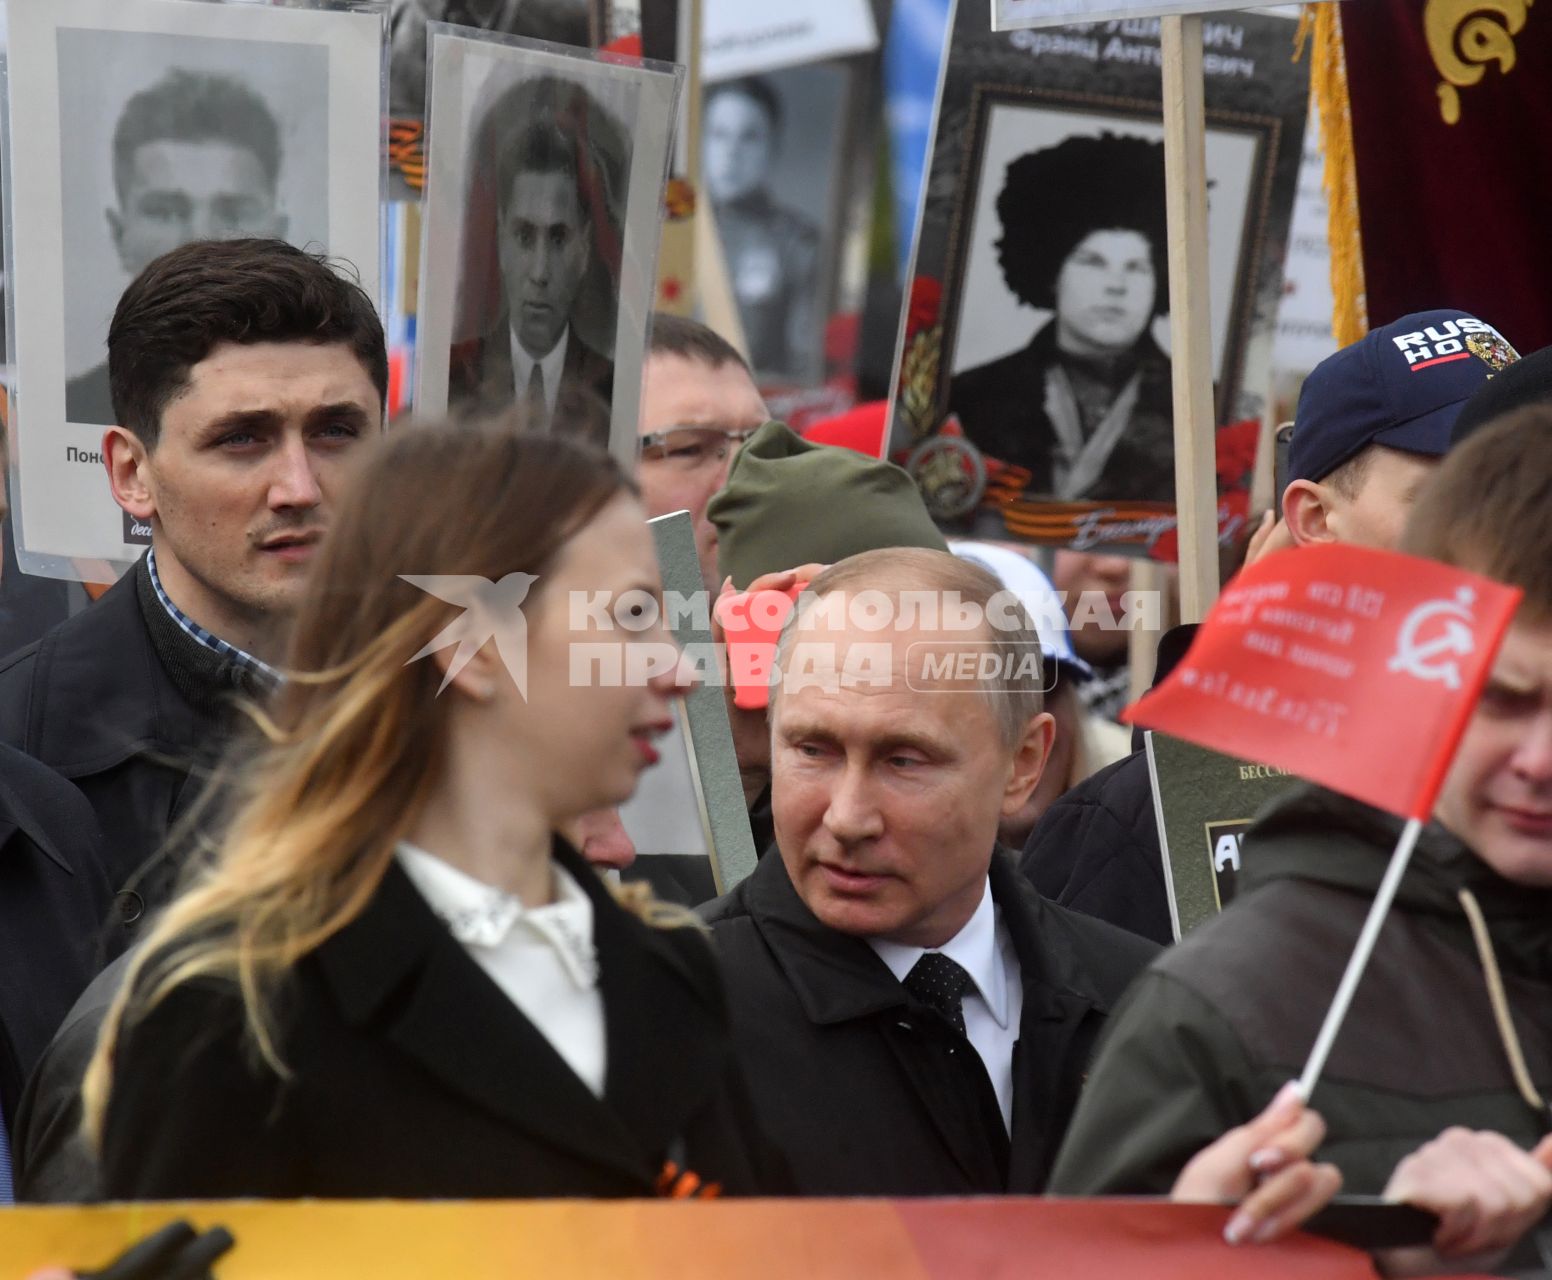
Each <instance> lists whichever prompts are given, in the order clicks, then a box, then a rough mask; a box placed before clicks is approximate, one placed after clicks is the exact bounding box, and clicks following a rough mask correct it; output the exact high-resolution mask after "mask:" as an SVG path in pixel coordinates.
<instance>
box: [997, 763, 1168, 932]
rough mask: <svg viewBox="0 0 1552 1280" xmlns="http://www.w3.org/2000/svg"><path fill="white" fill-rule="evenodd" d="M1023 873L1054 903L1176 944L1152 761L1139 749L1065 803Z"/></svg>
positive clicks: (1052, 815) (1037, 839)
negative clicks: (1155, 806) (1150, 774)
mask: <svg viewBox="0 0 1552 1280" xmlns="http://www.w3.org/2000/svg"><path fill="white" fill-rule="evenodd" d="M1019 870H1020V871H1022V872H1023V873H1024V874H1025V875H1026V876H1028V877H1029V881H1030V883H1031V884H1033V885H1034V886H1035V888H1036V889H1038V890H1039V891H1040V894H1041V896H1042V897H1046V898H1049V899H1050V900H1051V901H1052V902H1057V903H1060V904H1061V905H1062V906H1064V907H1071V908H1072V909H1073V910H1074V911H1081V912H1083V914H1084V915H1086V916H1094V917H1096V918H1097V919H1100V920H1107V921H1109V922H1110V923H1111V924H1113V925H1117V926H1119V927H1120V928H1122V929H1128V930H1130V931H1131V932H1132V933H1137V934H1141V935H1142V936H1143V937H1144V938H1151V939H1153V941H1155V942H1159V943H1163V944H1164V945H1166V946H1168V945H1169V944H1170V943H1171V942H1173V941H1174V940H1175V931H1174V927H1173V926H1172V925H1171V924H1170V918H1169V895H1168V892H1167V890H1166V889H1165V887H1164V867H1163V857H1162V855H1161V854H1160V852H1159V826H1158V820H1157V819H1156V818H1155V817H1154V812H1153V786H1152V783H1151V782H1150V781H1149V779H1148V758H1147V756H1145V755H1144V754H1143V753H1142V752H1140V751H1135V752H1133V753H1132V754H1131V755H1129V756H1127V757H1126V758H1125V759H1124V760H1117V761H1116V762H1115V763H1114V764H1108V765H1106V766H1105V767H1104V768H1103V769H1101V770H1099V772H1098V773H1094V774H1091V775H1090V776H1089V777H1087V778H1085V779H1084V780H1083V781H1082V782H1080V783H1078V784H1077V786H1075V787H1073V788H1072V789H1071V790H1069V791H1067V792H1065V793H1063V794H1062V795H1061V796H1059V797H1057V799H1056V801H1055V803H1053V804H1052V805H1051V807H1050V808H1049V809H1047V810H1046V811H1045V812H1044V813H1043V814H1042V815H1041V816H1040V821H1039V822H1037V823H1035V829H1034V830H1033V831H1031V832H1030V833H1029V839H1028V840H1026V841H1025V842H1024V853H1023V856H1022V858H1020V860H1019Z"/></svg>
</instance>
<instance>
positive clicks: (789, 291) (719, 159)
mask: <svg viewBox="0 0 1552 1280" xmlns="http://www.w3.org/2000/svg"><path fill="white" fill-rule="evenodd" d="M701 133H702V138H701V150H702V153H703V157H704V163H703V166H702V167H703V171H704V174H705V180H706V194H707V195H708V196H709V197H710V198H711V200H712V202H713V204H714V205H715V206H716V210H717V230H718V231H719V232H720V233H721V237H722V246H723V249H724V251H725V252H726V254H727V263H728V274H729V276H730V277H731V283H732V286H733V293H734V296H735V297H736V298H737V299H738V315H739V319H740V320H741V321H742V322H743V326H744V334H745V337H746V338H747V339H748V342H749V358H750V361H751V362H752V363H753V365H754V367H755V368H756V369H757V370H759V372H760V373H761V374H762V375H775V376H777V377H788V378H792V377H800V376H802V375H803V374H805V373H807V372H809V370H808V369H807V368H806V366H807V365H808V364H809V363H810V362H811V360H812V358H813V355H814V353H815V352H816V351H817V349H818V344H817V342H816V341H815V337H814V335H815V333H816V332H817V331H818V326H819V316H818V315H817V314H816V311H815V304H816V303H817V302H818V300H819V295H818V268H819V229H818V228H817V227H815V226H814V225H813V223H811V222H810V221H809V220H808V219H807V218H805V217H803V216H802V215H801V214H798V213H795V212H794V211H793V210H791V209H789V208H788V207H787V206H786V205H784V204H782V203H780V202H779V201H778V200H777V199H776V197H775V196H774V195H773V194H772V192H771V166H772V164H773V163H774V161H775V158H776V152H777V149H778V148H779V147H780V145H781V138H782V113H781V100H780V98H778V97H777V95H776V91H775V90H774V89H772V87H771V84H770V82H769V81H768V80H765V79H762V78H761V77H758V76H749V77H746V78H744V79H741V80H728V81H724V82H723V83H721V84H715V85H712V86H711V87H710V88H708V89H707V90H706V100H705V104H704V105H703V106H702V108H701ZM805 347H806V348H807V351H806V352H805ZM805 356H807V358H805Z"/></svg>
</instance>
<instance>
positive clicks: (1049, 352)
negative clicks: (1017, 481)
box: [949, 321, 1175, 502]
mask: <svg viewBox="0 0 1552 1280" xmlns="http://www.w3.org/2000/svg"><path fill="white" fill-rule="evenodd" d="M1059 359H1060V357H1059V355H1058V353H1057V350H1056V323H1055V321H1052V322H1051V323H1049V324H1047V325H1045V326H1044V327H1043V328H1041V329H1040V330H1039V331H1038V332H1037V333H1036V334H1035V336H1034V337H1033V338H1032V339H1031V340H1030V343H1029V345H1028V346H1027V347H1024V348H1023V349H1022V350H1020V351H1015V352H1013V353H1012V354H1010V355H1006V356H1003V357H1002V358H1001V359H998V360H993V361H992V362H991V363H989V364H983V365H978V366H977V367H976V368H974V369H966V370H965V371H964V372H963V373H956V374H955V375H954V380H953V385H952V387H951V389H950V392H949V409H950V410H952V411H953V412H954V413H957V414H958V415H959V422H960V425H961V426H962V427H963V428H964V431H965V435H966V436H967V437H968V438H969V439H970V441H971V443H973V444H974V445H975V446H976V448H978V449H980V451H981V452H982V453H984V454H986V455H987V456H988V457H992V458H995V459H997V460H998V461H999V462H1006V463H1011V464H1012V465H1013V466H1017V467H1023V468H1025V469H1026V470H1028V472H1029V473H1030V481H1029V484H1028V486H1027V490H1026V491H1027V492H1028V493H1029V494H1031V495H1040V494H1050V493H1052V492H1054V489H1055V473H1054V462H1055V455H1056V449H1057V435H1056V429H1055V427H1053V426H1052V425H1051V419H1050V417H1049V416H1048V414H1047V412H1046V375H1047V374H1048V373H1049V372H1050V371H1051V370H1052V369H1053V368H1054V367H1055V366H1056V364H1057V362H1058V360H1059ZM1132 373H1136V374H1138V375H1139V377H1140V381H1139V384H1138V392H1137V404H1136V407H1135V408H1134V409H1133V411H1132V416H1131V420H1130V421H1129V422H1128V424H1127V428H1126V430H1125V431H1124V432H1123V433H1122V434H1121V437H1120V438H1119V439H1118V440H1117V441H1116V445H1115V448H1114V450H1113V451H1112V452H1111V454H1110V456H1109V458H1108V460H1107V461H1106V462H1105V465H1104V468H1103V469H1102V470H1101V472H1100V474H1099V477H1098V479H1097V480H1095V482H1094V484H1093V485H1092V486H1090V488H1089V491H1088V492H1087V493H1085V494H1084V495H1083V497H1084V498H1085V499H1102V500H1105V501H1111V502H1173V501H1174V500H1175V461H1174V459H1175V452H1174V451H1175V445H1174V439H1175V436H1174V420H1175V419H1174V408H1173V403H1174V402H1173V400H1172V398H1171V396H1172V392H1171V389H1170V365H1169V357H1168V356H1166V355H1165V354H1164V353H1163V352H1162V351H1161V350H1160V349H1159V347H1158V344H1157V343H1155V342H1154V341H1153V339H1152V338H1151V337H1150V336H1149V335H1148V334H1147V333H1146V332H1145V333H1144V334H1143V336H1142V338H1141V339H1139V341H1138V343H1137V345H1136V347H1135V348H1134V349H1133V351H1132V353H1131V354H1130V355H1129V356H1128V357H1127V358H1126V359H1125V361H1124V362H1123V364H1122V365H1121V366H1120V368H1119V370H1118V372H1117V379H1118V386H1117V390H1118V391H1119V389H1120V385H1124V382H1125V380H1126V378H1127V377H1129V376H1130V374H1132Z"/></svg>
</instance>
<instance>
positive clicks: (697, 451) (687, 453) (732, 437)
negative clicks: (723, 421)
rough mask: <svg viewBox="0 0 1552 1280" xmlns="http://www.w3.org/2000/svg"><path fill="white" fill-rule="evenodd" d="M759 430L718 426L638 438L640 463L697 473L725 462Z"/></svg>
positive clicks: (755, 428) (675, 429) (673, 430)
mask: <svg viewBox="0 0 1552 1280" xmlns="http://www.w3.org/2000/svg"><path fill="white" fill-rule="evenodd" d="M758 430H759V428H758V427H750V428H749V429H748V430H745V431H726V430H723V429H722V428H721V427H670V428H669V429H668V430H667V431H654V432H652V433H651V434H650V435H645V436H642V437H641V460H642V461H643V462H662V463H666V464H667V465H668V466H670V467H672V468H673V469H674V470H675V471H699V470H700V469H701V468H702V467H711V466H716V465H717V464H719V463H721V462H723V461H725V460H726V458H727V456H728V454H730V453H732V452H733V451H734V450H736V449H737V448H738V446H739V445H741V444H743V442H744V441H745V440H747V439H749V437H750V436H752V435H753V434H754V433H755V432H756V431H758Z"/></svg>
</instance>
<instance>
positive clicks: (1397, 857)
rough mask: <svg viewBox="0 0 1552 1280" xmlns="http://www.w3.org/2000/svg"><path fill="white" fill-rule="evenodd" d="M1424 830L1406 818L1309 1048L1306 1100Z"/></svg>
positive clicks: (1303, 1086) (1303, 1087)
mask: <svg viewBox="0 0 1552 1280" xmlns="http://www.w3.org/2000/svg"><path fill="white" fill-rule="evenodd" d="M1422 830H1423V823H1422V820H1421V819H1420V818H1409V819H1407V824H1406V828H1405V829H1404V830H1403V831H1402V832H1401V839H1400V840H1398V841H1397V842H1396V849H1395V852H1394V853H1392V854H1391V855H1390V865H1389V866H1388V867H1386V868H1385V878H1384V879H1383V880H1381V881H1380V888H1379V892H1378V893H1376V894H1375V895H1374V902H1373V904H1372V905H1371V906H1370V907H1369V917H1368V919H1367V920H1365V921H1364V922H1363V931H1362V932H1361V933H1360V934H1359V935H1358V945H1357V946H1355V947H1354V948H1353V954H1352V956H1351V957H1350V958H1349V959H1348V961H1347V971H1346V972H1345V973H1343V974H1342V981H1341V983H1340V984H1339V985H1338V986H1337V989H1336V998H1335V999H1333V1000H1332V1001H1331V1007H1330V1008H1329V1009H1327V1010H1326V1020H1325V1022H1323V1023H1322V1024H1321V1027H1320V1034H1319V1035H1318V1036H1316V1037H1315V1047H1314V1048H1313V1049H1311V1050H1310V1056H1309V1061H1307V1062H1306V1063H1305V1064H1304V1074H1303V1075H1301V1076H1300V1077H1299V1093H1300V1095H1301V1096H1302V1097H1303V1098H1304V1100H1305V1101H1306V1102H1308V1101H1309V1099H1310V1095H1311V1094H1312V1093H1314V1092H1315V1085H1316V1083H1317V1082H1318V1081H1319V1080H1320V1073H1321V1071H1322V1070H1324V1069H1325V1065H1326V1058H1327V1057H1328V1056H1329V1055H1330V1053H1331V1046H1332V1044H1334V1043H1335V1041H1336V1036H1337V1032H1338V1031H1340V1030H1341V1029H1342V1022H1343V1020H1344V1019H1345V1018H1346V1017H1347V1010H1348V1008H1349V1006H1351V1004H1352V1002H1353V993H1354V992H1356V991H1357V990H1358V982H1359V980H1360V979H1361V978H1362V977H1363V971H1364V969H1365V968H1367V967H1368V964H1369V957H1370V956H1371V955H1372V954H1373V953H1374V944H1375V943H1376V942H1377V941H1378V940H1379V936H1380V927H1381V926H1382V925H1383V924H1384V923H1385V917H1386V916H1387V915H1389V914H1390V904H1391V903H1392V902H1394V901H1395V898H1396V890H1397V889H1399V888H1400V887H1401V877H1402V876H1404V875H1405V874H1406V869H1407V864H1408V863H1410V862H1411V861H1412V850H1413V849H1414V848H1415V847H1416V846H1417V837H1418V836H1419V835H1421V834H1422Z"/></svg>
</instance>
